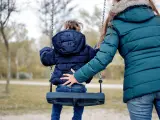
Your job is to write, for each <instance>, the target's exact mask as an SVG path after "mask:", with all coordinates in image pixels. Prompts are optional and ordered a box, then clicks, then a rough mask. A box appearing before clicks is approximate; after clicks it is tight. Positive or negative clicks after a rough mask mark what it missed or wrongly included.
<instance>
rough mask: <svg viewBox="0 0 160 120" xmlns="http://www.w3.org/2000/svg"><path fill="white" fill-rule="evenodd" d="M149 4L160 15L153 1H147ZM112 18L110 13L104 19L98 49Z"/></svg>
mask: <svg viewBox="0 0 160 120" xmlns="http://www.w3.org/2000/svg"><path fill="white" fill-rule="evenodd" d="M116 1H117V2H119V1H121V0H116ZM149 2H150V5H151V7H152V9H153V11H154V12H155V13H156V14H157V15H158V16H159V15H160V13H159V12H158V9H157V8H156V6H155V4H154V2H153V0H149ZM113 16H114V15H112V13H109V14H108V17H107V19H106V21H105V23H104V26H103V28H102V32H101V37H100V41H99V42H98V45H97V46H98V47H100V44H101V42H102V41H103V40H104V37H105V35H106V33H107V28H108V27H109V23H110V22H111V20H112V19H113Z"/></svg>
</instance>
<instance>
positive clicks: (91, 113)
mask: <svg viewBox="0 0 160 120" xmlns="http://www.w3.org/2000/svg"><path fill="white" fill-rule="evenodd" d="M4 88H5V85H4V84H0V120H50V110H51V105H49V104H47V102H46V100H45V94H46V92H47V91H48V90H49V89H48V87H47V86H29V85H15V84H14V85H10V94H8V95H6V94H5V93H4ZM98 91H99V89H97V88H89V89H88V92H98ZM103 92H104V93H105V95H106V103H105V105H103V106H94V107H86V108H85V111H84V115H83V120H97V119H100V120H129V114H128V112H127V108H126V105H125V104H123V102H122V89H111V88H109V89H104V90H103ZM72 115H73V113H72V108H71V107H64V109H63V112H62V115H61V120H71V117H72ZM153 120H158V117H157V115H156V113H155V112H154V113H153Z"/></svg>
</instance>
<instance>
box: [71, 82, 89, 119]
mask: <svg viewBox="0 0 160 120" xmlns="http://www.w3.org/2000/svg"><path fill="white" fill-rule="evenodd" d="M86 91H87V89H86V88H85V86H84V85H81V84H74V85H72V87H71V92H75V93H86ZM73 110H74V116H73V118H72V120H82V114H83V111H84V107H79V106H74V108H73Z"/></svg>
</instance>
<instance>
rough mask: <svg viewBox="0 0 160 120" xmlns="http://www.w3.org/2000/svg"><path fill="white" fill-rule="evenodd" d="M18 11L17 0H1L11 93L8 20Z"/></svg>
mask: <svg viewBox="0 0 160 120" xmlns="http://www.w3.org/2000/svg"><path fill="white" fill-rule="evenodd" d="M15 11H16V6H15V0H0V35H1V38H2V40H3V42H4V44H5V48H6V51H7V65H8V66H7V74H8V75H7V84H6V93H9V83H10V77H11V58H10V47H9V39H10V37H11V36H9V35H7V34H8V33H7V32H8V28H9V27H8V22H9V20H10V17H11V14H12V13H13V12H15Z"/></svg>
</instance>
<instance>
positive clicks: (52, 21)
mask: <svg viewBox="0 0 160 120" xmlns="http://www.w3.org/2000/svg"><path fill="white" fill-rule="evenodd" d="M51 11H52V14H51V31H50V39H51V44H50V46H51V48H53V45H52V36H53V34H54V33H53V29H54V0H52V10H51ZM52 68H53V66H50V78H52ZM50 92H52V82H51V80H50Z"/></svg>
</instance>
